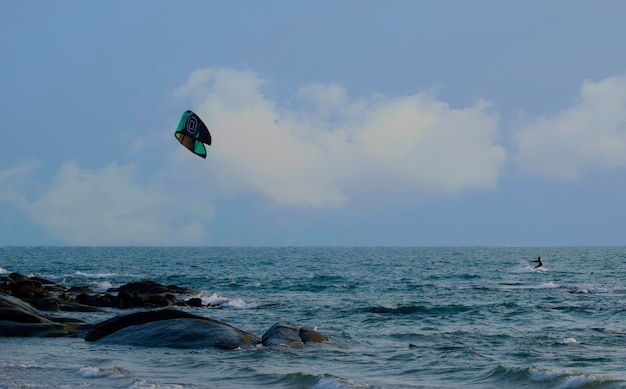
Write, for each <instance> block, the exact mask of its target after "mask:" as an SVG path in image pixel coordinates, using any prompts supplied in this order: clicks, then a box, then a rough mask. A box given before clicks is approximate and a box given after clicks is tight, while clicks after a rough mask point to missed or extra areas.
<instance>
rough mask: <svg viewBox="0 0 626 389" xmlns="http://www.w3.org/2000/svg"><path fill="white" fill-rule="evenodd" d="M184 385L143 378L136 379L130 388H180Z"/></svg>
mask: <svg viewBox="0 0 626 389" xmlns="http://www.w3.org/2000/svg"><path fill="white" fill-rule="evenodd" d="M182 388H184V386H182V385H175V384H164V383H161V382H147V381H145V380H139V381H136V382H135V383H134V384H133V386H131V387H130V389H182Z"/></svg>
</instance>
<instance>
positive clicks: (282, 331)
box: [261, 323, 304, 348]
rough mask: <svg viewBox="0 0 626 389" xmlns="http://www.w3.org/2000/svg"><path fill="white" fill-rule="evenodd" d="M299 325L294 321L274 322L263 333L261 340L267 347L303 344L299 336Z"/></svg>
mask: <svg viewBox="0 0 626 389" xmlns="http://www.w3.org/2000/svg"><path fill="white" fill-rule="evenodd" d="M299 331H300V326H298V325H297V324H294V323H276V324H274V325H273V326H272V327H271V328H270V329H269V330H267V332H265V334H263V337H262V338H261V340H262V341H263V345H264V346H267V347H277V346H282V347H295V348H300V347H302V346H304V342H303V341H302V339H301V338H300V334H299Z"/></svg>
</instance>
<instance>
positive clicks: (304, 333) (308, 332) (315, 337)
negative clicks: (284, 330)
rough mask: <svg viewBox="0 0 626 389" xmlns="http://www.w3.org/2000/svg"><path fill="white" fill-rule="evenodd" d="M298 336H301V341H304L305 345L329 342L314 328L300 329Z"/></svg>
mask: <svg viewBox="0 0 626 389" xmlns="http://www.w3.org/2000/svg"><path fill="white" fill-rule="evenodd" d="M298 335H300V339H302V341H303V342H304V343H322V342H328V338H326V337H325V336H324V335H322V334H321V333H319V332H318V331H317V330H316V329H314V328H308V327H307V328H300V331H298Z"/></svg>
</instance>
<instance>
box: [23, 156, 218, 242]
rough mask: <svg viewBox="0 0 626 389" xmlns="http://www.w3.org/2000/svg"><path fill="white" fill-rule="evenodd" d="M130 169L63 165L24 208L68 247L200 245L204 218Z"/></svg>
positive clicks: (128, 167)
mask: <svg viewBox="0 0 626 389" xmlns="http://www.w3.org/2000/svg"><path fill="white" fill-rule="evenodd" d="M134 176H135V174H134V171H133V167H132V166H118V165H115V164H112V165H109V166H107V167H105V168H103V169H102V170H99V171H88V170H83V169H80V168H79V167H78V166H76V165H75V164H74V163H66V164H64V165H63V166H62V167H61V169H60V170H59V171H58V173H57V174H56V176H55V177H54V179H53V180H52V182H51V184H50V188H49V190H48V191H47V192H46V193H44V194H42V195H41V196H40V197H38V198H37V199H36V200H34V201H32V202H29V201H24V202H23V204H22V205H23V207H24V209H25V210H26V211H27V212H28V213H29V214H30V216H31V218H32V220H33V221H35V222H36V223H38V224H40V225H42V226H44V227H45V228H46V229H47V230H48V232H49V233H50V235H52V236H53V237H56V238H59V239H62V240H64V241H65V242H67V243H68V244H71V245H125V244H134V245H142V244H146V245H151V244H169V245H176V244H199V243H201V242H202V240H201V239H202V238H203V237H204V231H203V226H202V225H201V224H199V222H198V219H197V217H199V216H207V215H206V212H203V211H202V209H200V210H199V209H197V207H194V206H193V204H190V203H188V202H186V201H176V198H175V197H172V196H169V195H167V188H163V187H158V186H155V185H151V184H142V183H139V182H137V181H136V179H135V177H134Z"/></svg>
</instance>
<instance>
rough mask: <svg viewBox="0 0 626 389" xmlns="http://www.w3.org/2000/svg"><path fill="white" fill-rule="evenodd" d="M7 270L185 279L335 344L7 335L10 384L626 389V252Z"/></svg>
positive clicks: (137, 260)
mask: <svg viewBox="0 0 626 389" xmlns="http://www.w3.org/2000/svg"><path fill="white" fill-rule="evenodd" d="M537 256H541V257H542V259H543V263H544V267H543V268H539V269H534V268H533V265H534V264H533V263H531V262H530V260H531V259H534V258H536V257H537ZM0 272H20V273H23V274H27V275H37V276H41V277H44V278H48V279H51V280H54V281H57V282H60V283H63V284H64V285H67V286H72V285H89V286H90V287H91V288H92V289H93V290H100V291H105V290H106V289H107V288H110V287H115V286H119V285H122V284H124V283H127V282H131V281H140V280H147V279H148V280H153V281H156V282H159V283H162V284H176V285H179V286H184V287H189V288H193V289H195V290H199V291H201V294H200V297H201V298H202V299H203V300H204V301H205V302H212V303H213V304H215V305H219V306H221V308H186V309H188V310H190V311H191V312H193V313H196V314H201V315H204V316H207V317H211V318H214V319H217V320H221V321H225V322H227V323H229V324H231V325H233V326H235V327H237V328H240V329H242V330H245V331H248V332H252V333H254V334H256V335H258V336H261V335H262V334H263V333H264V332H265V331H266V330H267V329H269V328H270V327H271V326H272V325H273V324H274V323H276V322H279V321H290V322H295V323H298V324H300V325H303V326H311V327H317V329H318V331H320V332H321V333H323V334H324V335H326V336H327V337H328V338H330V340H331V341H330V342H329V343H324V344H314V345H306V346H305V347H304V348H302V349H273V350H269V349H265V348H263V347H258V348H257V349H256V350H233V351H223V350H215V349H202V350H181V349H173V348H141V347H130V346H124V345H111V344H99V343H97V342H95V343H87V342H85V341H83V340H82V339H81V338H0V388H257V387H267V388H317V389H330V388H626V248H624V247H610V248H609V247H598V248H556V247H554V248H546V247H541V248H382V247H381V248H330V247H329V248H323V247H313V248H300V247H282V248H244V247H198V248H151V247H145V248H142V247H126V248H80V247H67V248H59V247H41V248H39V247H33V248H19V247H0ZM120 313H123V312H120V311H116V310H110V311H108V312H106V313H66V315H67V316H72V317H77V318H81V319H84V320H87V321H89V322H98V321H101V320H105V319H107V318H109V317H111V316H114V315H117V314H120Z"/></svg>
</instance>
